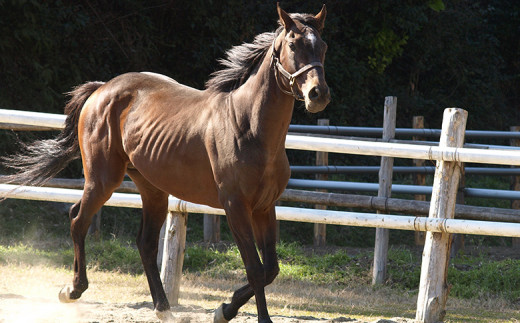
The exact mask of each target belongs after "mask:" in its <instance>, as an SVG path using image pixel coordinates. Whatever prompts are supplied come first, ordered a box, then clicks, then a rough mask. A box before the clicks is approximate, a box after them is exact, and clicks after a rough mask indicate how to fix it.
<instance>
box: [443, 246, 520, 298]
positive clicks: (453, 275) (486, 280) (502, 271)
mask: <svg viewBox="0 0 520 323" xmlns="http://www.w3.org/2000/svg"><path fill="white" fill-rule="evenodd" d="M448 281H449V283H451V284H453V285H452V288H451V291H450V294H451V295H453V296H456V297H462V298H473V297H478V298H487V297H492V295H500V296H502V297H504V298H505V299H508V300H511V301H514V300H518V299H519V298H520V260H512V259H505V260H501V261H490V260H489V259H487V258H486V257H484V256H480V257H474V258H473V257H467V256H464V257H460V258H457V259H455V261H454V264H453V265H452V266H450V268H449V270H448Z"/></svg>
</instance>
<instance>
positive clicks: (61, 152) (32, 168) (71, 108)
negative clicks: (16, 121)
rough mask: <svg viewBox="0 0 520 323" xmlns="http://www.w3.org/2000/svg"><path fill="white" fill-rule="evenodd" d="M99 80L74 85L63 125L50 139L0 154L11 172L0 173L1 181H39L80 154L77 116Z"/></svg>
mask: <svg viewBox="0 0 520 323" xmlns="http://www.w3.org/2000/svg"><path fill="white" fill-rule="evenodd" d="M103 84H104V83H103V82H88V83H85V84H83V85H80V86H78V87H76V88H74V89H73V90H72V91H71V92H69V93H68V95H69V96H70V97H71V98H70V100H69V101H68V102H67V105H66V106H65V114H66V115H67V119H66V120H65V128H64V129H63V130H62V132H61V133H60V134H59V135H58V136H57V137H56V138H54V139H46V140H36V141H34V142H32V143H30V144H23V143H22V149H21V152H20V153H19V154H16V155H12V156H8V157H4V158H2V163H3V164H4V166H6V167H7V168H11V169H14V170H15V171H16V173H15V174H12V175H8V176H4V178H3V179H2V181H3V182H7V183H16V184H21V185H43V184H44V183H45V182H46V181H47V180H49V179H51V178H53V177H54V176H56V175H57V174H58V173H59V172H60V171H61V170H63V169H64V168H65V166H67V165H68V164H69V163H70V162H71V161H73V160H74V159H77V158H79V157H80V151H79V143H78V119H79V115H80V113H81V109H82V108H83V105H84V104H85V101H87V99H88V97H89V96H90V95H92V93H94V91H96V90H97V89H98V88H99V87H100V86H101V85H103Z"/></svg>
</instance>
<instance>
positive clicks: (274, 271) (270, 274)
mask: <svg viewBox="0 0 520 323" xmlns="http://www.w3.org/2000/svg"><path fill="white" fill-rule="evenodd" d="M264 271H265V284H266V286H267V285H269V284H271V283H272V282H273V281H274V279H275V278H276V276H278V273H279V272H280V267H279V266H278V262H276V263H275V264H274V265H273V266H268V267H266V268H264Z"/></svg>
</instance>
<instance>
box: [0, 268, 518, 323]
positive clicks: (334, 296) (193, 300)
mask: <svg viewBox="0 0 520 323" xmlns="http://www.w3.org/2000/svg"><path fill="white" fill-rule="evenodd" d="M0 277H1V279H0V322H5V323H7V322H9V323H11V322H38V323H40V322H93V321H97V322H109V321H111V322H156V321H157V320H156V318H155V316H154V314H153V311H152V310H151V297H150V295H149V291H148V286H147V283H146V278H145V277H144V276H143V275H129V274H122V273H111V272H110V273H109V272H102V271H96V270H90V272H89V278H90V287H89V289H88V291H87V292H86V293H85V294H84V295H83V297H82V299H81V301H79V302H78V303H76V304H74V305H70V304H60V303H59V302H58V300H57V294H58V291H59V290H60V289H61V287H63V286H64V285H66V284H68V283H69V282H70V280H71V278H72V273H71V271H70V270H65V269H60V268H53V267H50V266H26V265H18V264H8V265H0ZM243 283H244V281H242V282H237V281H236V280H234V281H230V280H221V279H216V278H212V277H207V276H200V275H195V274H186V275H185V276H184V278H183V282H182V287H181V299H180V303H181V304H182V305H183V306H182V308H180V311H184V312H188V311H191V312H193V313H196V312H198V313H201V314H200V315H203V316H202V317H210V316H211V314H210V312H211V310H212V309H214V308H216V307H218V306H219V305H220V303H222V302H223V301H228V300H229V299H230V297H231V295H232V291H233V290H234V289H235V288H238V287H239V286H240V285H241V284H243ZM267 296H268V304H269V310H270V313H271V315H273V318H274V319H273V320H274V321H275V322H305V320H302V319H298V320H296V319H294V317H300V318H302V317H314V318H319V319H329V320H330V319H332V318H337V317H349V318H355V319H358V320H361V321H372V322H373V321H375V320H377V319H380V318H387V319H388V318H392V317H406V318H413V317H414V315H415V301H416V297H415V295H414V294H412V293H405V292H399V291H396V290H392V289H389V288H386V287H382V288H377V289H374V288H371V287H367V286H350V287H348V288H347V287H338V286H323V285H316V284H313V283H302V282H294V281H290V280H285V281H284V280H279V281H276V282H275V283H274V284H273V285H272V286H269V287H268V289H267ZM509 306H510V305H509ZM241 312H242V313H250V315H248V316H246V318H247V319H244V320H242V321H240V322H254V321H255V319H254V313H256V307H255V305H254V302H253V301H250V302H249V303H248V304H246V305H245V306H244V308H243V309H242V310H241ZM204 315H205V316H204ZM64 318H67V319H65V320H64ZM288 318H291V320H288ZM201 320H204V319H200V320H197V319H191V320H190V319H188V320H187V321H186V320H184V321H182V320H181V321H182V322H199V321H200V322H203V321H201ZM519 320H520V308H518V307H517V308H511V307H508V305H507V304H503V303H500V302H495V303H494V302H493V301H492V300H487V301H485V302H484V301H468V300H458V299H454V298H451V299H450V300H449V304H448V316H447V321H448V322H468V321H474V322H519ZM309 322H312V321H309Z"/></svg>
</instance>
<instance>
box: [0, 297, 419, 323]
mask: <svg viewBox="0 0 520 323" xmlns="http://www.w3.org/2000/svg"><path fill="white" fill-rule="evenodd" d="M172 310H173V315H174V318H175V322H179V323H211V322H213V310H209V309H204V308H202V307H199V306H186V305H183V306H175V307H173V308H172ZM271 319H272V320H273V322H275V323H318V322H319V323H332V322H367V321H359V320H355V319H351V318H348V317H338V318H334V319H323V318H316V317H312V316H305V317H287V316H281V315H273V316H272V317H271ZM0 322H2V323H4V322H5V323H57V322H60V323H61V322H67V323H69V322H70V323H84V322H103V323H105V322H114V323H123V322H124V323H138V322H139V323H152V322H154V323H155V322H160V321H159V320H158V319H157V317H156V316H155V314H154V312H153V305H152V303H151V302H140V303H102V302H86V301H81V300H80V301H78V302H76V303H70V304H62V303H59V301H57V298H56V299H45V298H28V297H24V296H21V295H16V294H0ZM232 322H236V323H254V322H257V317H256V315H255V314H252V313H239V315H238V316H237V317H236V318H235V319H233V320H232ZM372 322H378V323H406V322H412V320H410V319H404V318H394V319H390V320H386V319H381V320H375V321H372Z"/></svg>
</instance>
